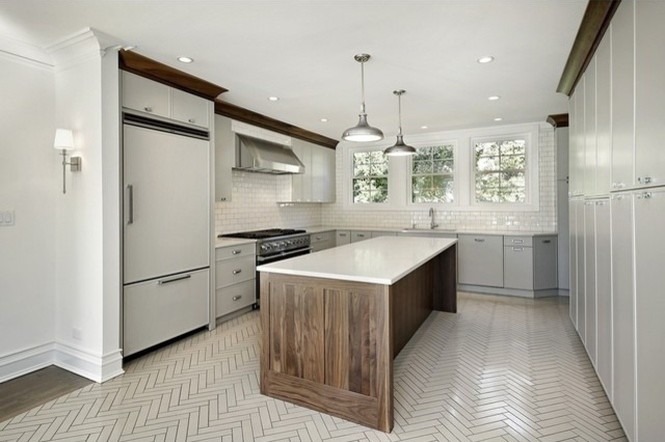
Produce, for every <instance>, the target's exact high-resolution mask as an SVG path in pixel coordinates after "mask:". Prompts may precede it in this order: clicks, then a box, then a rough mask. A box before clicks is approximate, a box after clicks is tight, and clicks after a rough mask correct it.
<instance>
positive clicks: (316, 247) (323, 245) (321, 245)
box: [312, 238, 335, 252]
mask: <svg viewBox="0 0 665 442" xmlns="http://www.w3.org/2000/svg"><path fill="white" fill-rule="evenodd" d="M333 247H335V239H334V238H332V239H330V240H328V241H319V242H316V243H313V244H312V252H318V251H320V250H325V249H331V248H333Z"/></svg>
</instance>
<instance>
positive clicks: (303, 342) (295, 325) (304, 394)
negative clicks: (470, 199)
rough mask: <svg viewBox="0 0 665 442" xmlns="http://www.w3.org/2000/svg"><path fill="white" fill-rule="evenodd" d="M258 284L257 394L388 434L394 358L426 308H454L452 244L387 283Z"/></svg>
mask: <svg viewBox="0 0 665 442" xmlns="http://www.w3.org/2000/svg"><path fill="white" fill-rule="evenodd" d="M370 241H374V240H370ZM368 242H369V241H368ZM345 247H346V246H345ZM324 252H325V251H324ZM324 252H319V253H324ZM311 258H314V256H313V255H312V256H311ZM296 259H300V258H296ZM260 279H261V322H262V327H263V347H262V354H261V393H262V394H265V395H268V396H271V397H274V398H278V399H282V400H285V401H288V402H291V403H294V404H298V405H302V406H305V407H308V408H311V409H315V410H318V411H321V412H323V413H328V414H331V415H333V416H337V417H341V418H343V419H347V420H349V421H353V422H357V423H359V424H362V425H366V426H368V427H371V428H375V429H378V430H381V431H385V432H390V431H392V428H393V359H394V357H395V356H396V355H397V354H398V353H399V351H400V350H401V349H402V348H403V347H404V345H406V343H407V342H408V341H409V339H410V338H411V336H412V335H413V334H414V333H415V332H416V330H417V329H418V328H419V327H420V325H421V324H422V323H423V321H424V320H425V319H426V318H427V317H428V316H429V314H430V313H431V312H432V310H442V311H447V312H456V309H457V305H456V299H457V292H456V285H457V281H456V247H455V244H454V240H452V241H451V244H450V245H448V248H446V249H445V250H443V251H442V252H441V253H439V254H437V255H436V256H434V257H432V258H431V259H429V260H427V261H426V262H424V263H422V264H421V265H419V266H418V267H417V268H415V269H414V270H412V271H411V272H410V273H408V274H407V275H405V276H403V277H401V278H400V279H399V280H397V281H396V282H394V283H392V284H378V283H367V282H357V281H348V280H339V279H332V278H320V277H312V276H298V275H293V274H283V273H273V272H266V271H262V273H261V277H260Z"/></svg>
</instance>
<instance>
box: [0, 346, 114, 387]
mask: <svg viewBox="0 0 665 442" xmlns="http://www.w3.org/2000/svg"><path fill="white" fill-rule="evenodd" d="M49 365H56V366H58V367H60V368H63V369H65V370H67V371H71V372H72V373H76V374H77V375H79V376H83V377H84V378H87V379H90V380H92V381H95V382H105V381H108V380H109V379H112V378H114V377H116V376H119V375H121V374H123V373H124V370H123V369H122V354H121V350H120V349H118V350H116V351H113V352H110V353H108V354H105V355H103V356H99V355H96V354H93V353H91V352H89V351H87V350H85V349H82V348H79V347H75V346H73V345H71V344H66V343H63V342H48V343H46V344H41V345H36V346H34V347H30V348H26V349H23V350H19V351H16V352H13V353H9V354H6V355H3V356H0V383H2V382H5V381H8V380H10V379H14V378H17V377H19V376H23V375H24V374H28V373H31V372H33V371H36V370H39V369H42V368H44V367H48V366H49Z"/></svg>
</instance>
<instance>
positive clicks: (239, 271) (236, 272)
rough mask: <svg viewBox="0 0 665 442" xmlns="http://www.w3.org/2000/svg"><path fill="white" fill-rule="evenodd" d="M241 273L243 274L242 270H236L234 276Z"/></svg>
mask: <svg viewBox="0 0 665 442" xmlns="http://www.w3.org/2000/svg"><path fill="white" fill-rule="evenodd" d="M241 272H242V269H235V270H234V271H233V274H234V275H237V274H238V273H241Z"/></svg>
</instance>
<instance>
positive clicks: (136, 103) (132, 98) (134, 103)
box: [122, 71, 169, 117]
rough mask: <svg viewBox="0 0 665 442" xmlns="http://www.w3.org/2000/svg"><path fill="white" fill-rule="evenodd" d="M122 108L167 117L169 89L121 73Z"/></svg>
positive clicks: (153, 82)
mask: <svg viewBox="0 0 665 442" xmlns="http://www.w3.org/2000/svg"><path fill="white" fill-rule="evenodd" d="M122 105H123V107H126V108H129V109H134V110H137V111H141V112H146V113H149V114H152V115H159V116H161V117H168V116H169V87H168V86H166V85H163V84H161V83H157V82H155V81H152V80H148V79H147V78H143V77H139V76H138V75H134V74H132V73H129V72H126V71H122Z"/></svg>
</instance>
